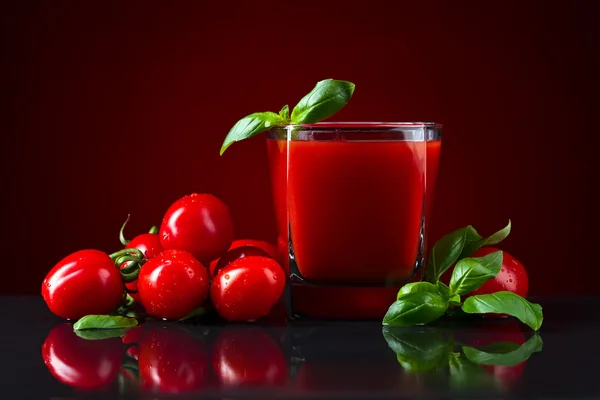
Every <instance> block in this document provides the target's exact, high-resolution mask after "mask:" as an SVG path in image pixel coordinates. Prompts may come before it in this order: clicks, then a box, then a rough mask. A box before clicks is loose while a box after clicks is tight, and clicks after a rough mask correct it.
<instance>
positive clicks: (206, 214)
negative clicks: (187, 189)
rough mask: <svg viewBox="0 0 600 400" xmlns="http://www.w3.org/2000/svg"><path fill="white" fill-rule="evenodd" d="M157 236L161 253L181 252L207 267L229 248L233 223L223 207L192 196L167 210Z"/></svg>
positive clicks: (215, 201) (206, 197)
mask: <svg viewBox="0 0 600 400" xmlns="http://www.w3.org/2000/svg"><path fill="white" fill-rule="evenodd" d="M159 236H160V241H161V243H162V245H163V247H164V248H165V249H167V250H168V249H178V250H185V251H187V252H189V253H191V254H192V255H193V256H194V257H196V258H197V259H198V260H199V261H200V262H202V263H203V264H204V265H208V264H209V263H210V262H211V261H212V260H215V259H217V258H219V257H221V256H222V255H223V254H225V252H226V251H227V250H228V249H229V246H231V242H232V240H233V223H232V222H231V216H230V215H229V209H228V208H227V206H226V205H225V203H223V202H222V201H221V200H219V199H218V198H216V197H215V196H213V195H210V194H196V193H194V194H191V195H189V196H185V197H183V198H181V199H179V200H177V201H176V202H175V203H173V204H172V205H171V207H169V209H168V210H167V212H166V214H165V216H164V218H163V221H162V224H161V226H160V232H159Z"/></svg>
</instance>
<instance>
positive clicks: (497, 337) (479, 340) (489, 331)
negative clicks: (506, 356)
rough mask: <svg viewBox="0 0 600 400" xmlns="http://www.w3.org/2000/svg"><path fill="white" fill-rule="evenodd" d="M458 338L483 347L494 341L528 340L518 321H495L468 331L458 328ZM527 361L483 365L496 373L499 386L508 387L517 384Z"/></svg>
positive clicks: (513, 341) (466, 342)
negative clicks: (504, 364) (506, 364)
mask: <svg viewBox="0 0 600 400" xmlns="http://www.w3.org/2000/svg"><path fill="white" fill-rule="evenodd" d="M456 339H457V340H458V341H460V342H461V343H463V344H466V345H468V346H471V347H476V348H477V347H483V346H487V345H490V344H492V343H499V342H511V343H517V344H519V345H522V344H523V343H525V342H526V338H525V334H524V333H523V331H522V330H521V328H520V327H519V325H518V324H517V323H513V322H511V323H495V324H485V325H481V326H477V327H471V329H469V330H468V331H463V330H457V331H456ZM526 363H527V361H524V362H522V363H521V364H517V365H512V366H496V365H483V366H482V367H483V368H484V369H485V370H486V371H487V372H489V373H490V374H492V375H494V378H495V380H496V382H497V383H498V386H499V387H500V388H503V389H508V388H510V387H512V386H513V385H515V384H516V382H517V381H519V379H521V376H522V375H523V370H524V368H525V364H526Z"/></svg>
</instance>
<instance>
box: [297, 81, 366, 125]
mask: <svg viewBox="0 0 600 400" xmlns="http://www.w3.org/2000/svg"><path fill="white" fill-rule="evenodd" d="M353 93H354V84H353V83H351V82H347V81H340V80H335V79H325V80H322V81H320V82H318V83H317V85H316V86H315V87H314V88H313V90H311V91H310V93H308V94H307V95H306V96H304V97H303V98H302V99H301V100H300V101H299V102H298V104H297V105H296V107H294V109H293V110H292V120H291V122H292V123H293V124H313V123H315V122H319V121H321V120H323V119H325V118H327V117H330V116H332V115H333V114H335V113H336V112H338V111H339V110H341V109H342V108H343V107H344V106H345V105H346V104H347V103H348V101H349V100H350V98H351V97H352V94H353Z"/></svg>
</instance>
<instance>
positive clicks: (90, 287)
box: [42, 250, 123, 319]
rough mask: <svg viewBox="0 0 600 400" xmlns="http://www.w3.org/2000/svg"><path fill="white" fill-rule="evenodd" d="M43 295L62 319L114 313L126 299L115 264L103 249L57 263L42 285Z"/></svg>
mask: <svg viewBox="0 0 600 400" xmlns="http://www.w3.org/2000/svg"><path fill="white" fill-rule="evenodd" d="M42 296H43V297H44V300H45V301H46V304H47V305H48V308H49V309H50V311H52V312H53V313H54V314H56V315H58V316H59V317H63V318H68V319H78V318H81V317H83V316H84V315H88V314H108V313H110V312H113V311H114V310H115V309H117V307H118V306H119V304H120V303H121V301H122V300H123V281H122V280H121V275H120V274H119V271H118V269H117V267H116V266H115V264H114V262H113V261H112V260H111V259H110V257H109V256H108V255H107V254H106V253H103V252H101V251H99V250H80V251H77V252H75V253H73V254H71V255H69V256H67V257H65V258H63V259H62V260H61V261H60V262H59V263H58V264H56V265H55V266H54V267H53V268H52V269H51V270H50V272H48V275H46V278H45V279H44V282H43V283H42Z"/></svg>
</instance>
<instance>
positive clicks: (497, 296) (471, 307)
mask: <svg viewBox="0 0 600 400" xmlns="http://www.w3.org/2000/svg"><path fill="white" fill-rule="evenodd" d="M462 310H463V311H464V312H466V313H469V314H486V313H497V314H508V315H511V316H513V317H515V318H518V319H519V320H520V321H521V322H523V323H524V324H527V325H528V326H529V327H530V328H531V329H533V330H534V331H537V330H538V329H540V327H541V326H542V322H543V320H544V316H543V314H542V306H540V305H539V304H536V303H530V302H528V301H527V300H525V299H524V298H523V297H521V296H519V295H518V294H515V293H512V292H496V293H492V294H481V295H477V296H471V297H469V298H467V299H466V300H465V302H464V303H463V305H462Z"/></svg>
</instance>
